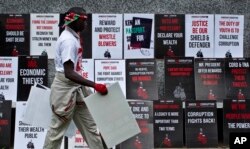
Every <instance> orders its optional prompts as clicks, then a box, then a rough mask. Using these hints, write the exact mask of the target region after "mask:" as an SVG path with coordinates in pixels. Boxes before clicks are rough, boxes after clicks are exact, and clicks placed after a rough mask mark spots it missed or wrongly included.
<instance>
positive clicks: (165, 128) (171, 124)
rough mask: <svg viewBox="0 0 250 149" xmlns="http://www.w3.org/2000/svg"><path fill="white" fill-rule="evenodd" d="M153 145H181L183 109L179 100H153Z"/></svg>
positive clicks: (156, 146)
mask: <svg viewBox="0 0 250 149" xmlns="http://www.w3.org/2000/svg"><path fill="white" fill-rule="evenodd" d="M154 136H155V137H154V138H155V139H154V147H155V148H172V147H183V110H182V102H181V101H180V100H160V101H154Z"/></svg>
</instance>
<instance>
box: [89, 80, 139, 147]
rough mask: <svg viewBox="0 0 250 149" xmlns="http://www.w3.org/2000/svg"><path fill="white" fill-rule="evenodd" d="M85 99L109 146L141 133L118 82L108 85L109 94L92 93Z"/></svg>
mask: <svg viewBox="0 0 250 149" xmlns="http://www.w3.org/2000/svg"><path fill="white" fill-rule="evenodd" d="M84 101H85V103H86V105H87V107H88V109H89V111H90V113H91V115H92V117H93V119H94V120H95V122H96V125H97V127H98V129H99V130H100V133H101V134H102V137H103V139H104V141H105V143H106V145H107V147H108V148H111V147H113V146H115V145H117V144H120V143H121V142H123V141H125V140H127V139H129V138H131V137H133V136H135V135H137V134H138V133H140V129H139V126H138V124H137V123H136V120H135V118H134V116H133V114H132V112H131V110H130V108H129V105H128V103H127V101H126V98H125V96H124V95H123V92H122V90H121V87H120V85H119V83H118V82H116V83H114V84H112V85H111V86H110V87H108V94H107V95H105V96H103V95H100V93H95V94H91V95H90V96H88V97H86V98H85V99H84ZM100 109H101V110H100ZM111 113H112V116H110V114H111Z"/></svg>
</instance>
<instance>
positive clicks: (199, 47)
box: [185, 14, 214, 57]
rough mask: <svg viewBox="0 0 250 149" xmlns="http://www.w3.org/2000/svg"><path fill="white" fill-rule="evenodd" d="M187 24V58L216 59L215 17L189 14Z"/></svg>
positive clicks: (186, 17) (186, 18)
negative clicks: (198, 56) (200, 54)
mask: <svg viewBox="0 0 250 149" xmlns="http://www.w3.org/2000/svg"><path fill="white" fill-rule="evenodd" d="M185 22H186V23H185V32H186V34H185V56H192V57H197V56H196V54H197V52H198V51H201V52H202V53H203V57H214V15H213V14H187V15H185Z"/></svg>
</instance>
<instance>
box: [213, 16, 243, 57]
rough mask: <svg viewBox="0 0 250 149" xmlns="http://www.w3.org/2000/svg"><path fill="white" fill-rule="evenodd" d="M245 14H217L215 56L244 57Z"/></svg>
mask: <svg viewBox="0 0 250 149" xmlns="http://www.w3.org/2000/svg"><path fill="white" fill-rule="evenodd" d="M243 34H244V16H243V15H215V57H222V58H223V57H225V55H226V53H227V52H230V53H231V55H232V57H243V50H244V49H243Z"/></svg>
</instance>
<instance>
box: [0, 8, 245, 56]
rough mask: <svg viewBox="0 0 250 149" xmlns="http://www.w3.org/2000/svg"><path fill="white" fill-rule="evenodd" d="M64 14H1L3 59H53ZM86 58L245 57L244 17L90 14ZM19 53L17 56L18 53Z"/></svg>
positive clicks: (84, 38) (84, 37)
mask: <svg viewBox="0 0 250 149" xmlns="http://www.w3.org/2000/svg"><path fill="white" fill-rule="evenodd" d="M60 17H62V14H56V13H46V14H34V13H31V14H0V29H1V32H0V43H1V44H0V49H1V52H0V56H14V55H40V54H41V53H42V52H43V51H46V52H47V53H48V57H49V59H53V58H54V55H55V44H56V41H57V39H58V37H59V34H60V33H61V31H62V30H63V29H62V28H59V27H58V24H59V18H60ZM88 18H89V19H88V28H87V29H86V30H85V31H84V32H82V34H81V37H82V38H81V44H82V46H83V49H84V54H83V56H84V58H94V59H103V58H106V59H109V58H111V59H123V58H124V59H133V58H163V57H164V56H192V57H195V56H196V54H197V52H198V51H201V52H202V53H203V56H204V57H206V58H214V57H215V58H222V57H225V54H226V52H227V51H230V52H231V54H232V56H233V57H243V35H244V16H243V15H219V14H215V15H214V14H143V13H141V14H132V13H131V14H88ZM17 51H18V52H17Z"/></svg>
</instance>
